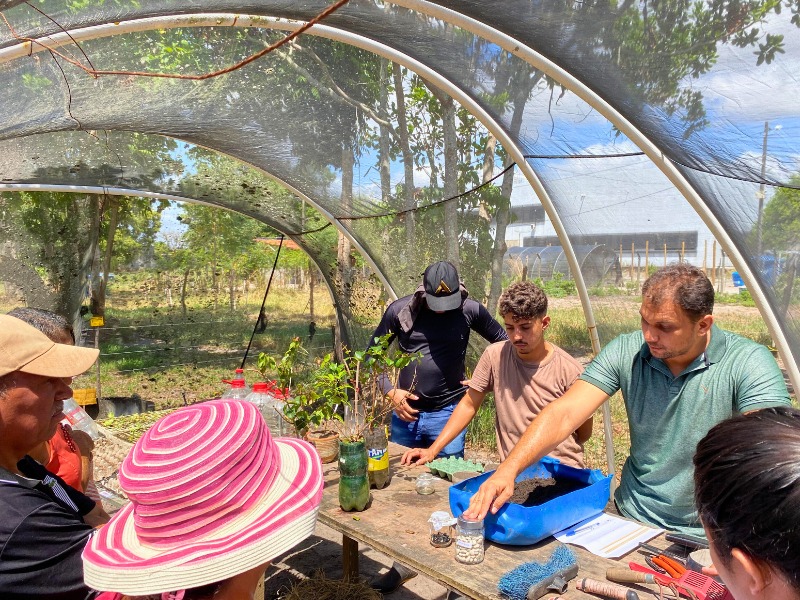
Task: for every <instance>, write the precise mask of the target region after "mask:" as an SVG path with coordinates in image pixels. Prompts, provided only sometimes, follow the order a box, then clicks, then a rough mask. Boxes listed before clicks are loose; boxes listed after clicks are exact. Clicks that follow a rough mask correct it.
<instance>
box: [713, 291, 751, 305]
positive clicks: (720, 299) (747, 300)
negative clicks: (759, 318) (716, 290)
mask: <svg viewBox="0 0 800 600" xmlns="http://www.w3.org/2000/svg"><path fill="white" fill-rule="evenodd" d="M714 302H715V303H717V304H733V305H739V306H755V305H756V303H755V301H753V297H752V296H751V295H750V292H748V291H747V290H741V291H739V292H737V293H735V294H715V295H714Z"/></svg>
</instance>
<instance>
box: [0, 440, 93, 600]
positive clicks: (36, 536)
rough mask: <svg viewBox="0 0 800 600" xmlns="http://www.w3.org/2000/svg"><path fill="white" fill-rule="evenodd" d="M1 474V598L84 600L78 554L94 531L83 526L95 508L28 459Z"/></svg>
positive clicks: (89, 594) (89, 592) (86, 596)
mask: <svg viewBox="0 0 800 600" xmlns="http://www.w3.org/2000/svg"><path fill="white" fill-rule="evenodd" d="M17 467H18V468H19V469H20V470H21V471H22V472H23V473H24V474H25V475H26V477H27V478H26V477H20V476H19V475H16V474H14V473H11V472H9V471H7V470H6V469H3V468H0V515H2V518H1V519H0V598H3V600H34V599H36V600H87V599H89V598H94V597H95V596H96V594H97V592H95V591H94V590H91V589H89V588H88V587H87V586H86V584H84V582H83V562H82V561H81V553H82V552H83V548H84V547H85V546H86V542H87V541H88V539H89V536H90V535H91V533H92V531H93V529H92V527H90V526H89V525H87V524H86V523H84V522H83V519H82V518H81V514H85V513H86V512H88V511H89V510H91V509H92V508H94V506H95V503H94V501H93V500H91V499H90V498H87V497H86V496H84V495H83V494H81V493H80V492H77V491H75V490H73V489H72V488H70V487H69V486H68V485H67V484H66V483H64V482H63V481H62V480H61V479H60V478H59V477H58V476H56V475H53V474H52V473H49V472H48V471H47V470H46V469H45V468H44V467H42V466H41V465H39V464H38V463H36V461H34V460H33V459H32V458H30V457H27V456H26V457H25V458H24V459H23V460H22V461H20V463H19V464H18V465H17Z"/></svg>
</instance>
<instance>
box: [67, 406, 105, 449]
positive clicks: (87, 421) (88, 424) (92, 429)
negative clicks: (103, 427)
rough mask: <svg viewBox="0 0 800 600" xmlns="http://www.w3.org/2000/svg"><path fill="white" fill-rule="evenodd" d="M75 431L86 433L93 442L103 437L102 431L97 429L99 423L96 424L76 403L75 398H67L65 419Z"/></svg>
mask: <svg viewBox="0 0 800 600" xmlns="http://www.w3.org/2000/svg"><path fill="white" fill-rule="evenodd" d="M63 421H66V422H67V423H68V424H69V425H70V427H72V428H73V429H79V430H80V431H85V432H86V433H88V434H89V435H90V436H92V439H93V440H96V439H98V438H100V437H101V435H100V430H99V429H98V428H97V423H95V422H94V420H93V419H92V417H90V416H89V414H88V413H87V412H86V411H85V410H83V407H82V406H81V405H80V404H78V403H77V402H75V399H74V398H66V399H65V400H64V419H63Z"/></svg>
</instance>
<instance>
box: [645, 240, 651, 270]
mask: <svg viewBox="0 0 800 600" xmlns="http://www.w3.org/2000/svg"><path fill="white" fill-rule="evenodd" d="M648 267H650V240H645V241H644V276H645V277H647V274H648V273H649V272H650V269H649V268H648Z"/></svg>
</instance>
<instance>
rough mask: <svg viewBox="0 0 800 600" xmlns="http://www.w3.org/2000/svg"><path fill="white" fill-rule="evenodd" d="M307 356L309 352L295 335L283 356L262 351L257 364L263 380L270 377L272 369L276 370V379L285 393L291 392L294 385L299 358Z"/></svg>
mask: <svg viewBox="0 0 800 600" xmlns="http://www.w3.org/2000/svg"><path fill="white" fill-rule="evenodd" d="M307 356H308V352H307V351H306V350H305V348H303V346H302V345H301V342H300V338H299V337H295V338H293V339H292V341H291V342H290V343H289V347H288V348H287V349H286V351H285V352H284V353H283V356H281V357H280V358H275V357H274V356H270V355H269V354H267V353H266V352H260V353H259V354H258V359H257V361H256V364H257V365H258V372H259V373H260V374H261V378H262V380H266V379H267V378H268V374H269V372H270V371H275V372H276V373H277V377H276V378H275V381H276V382H277V384H278V387H279V388H280V389H281V390H283V391H284V393H289V392H290V391H291V386H292V376H293V375H294V373H295V369H296V368H297V366H298V362H299V359H300V358H301V357H307Z"/></svg>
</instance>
